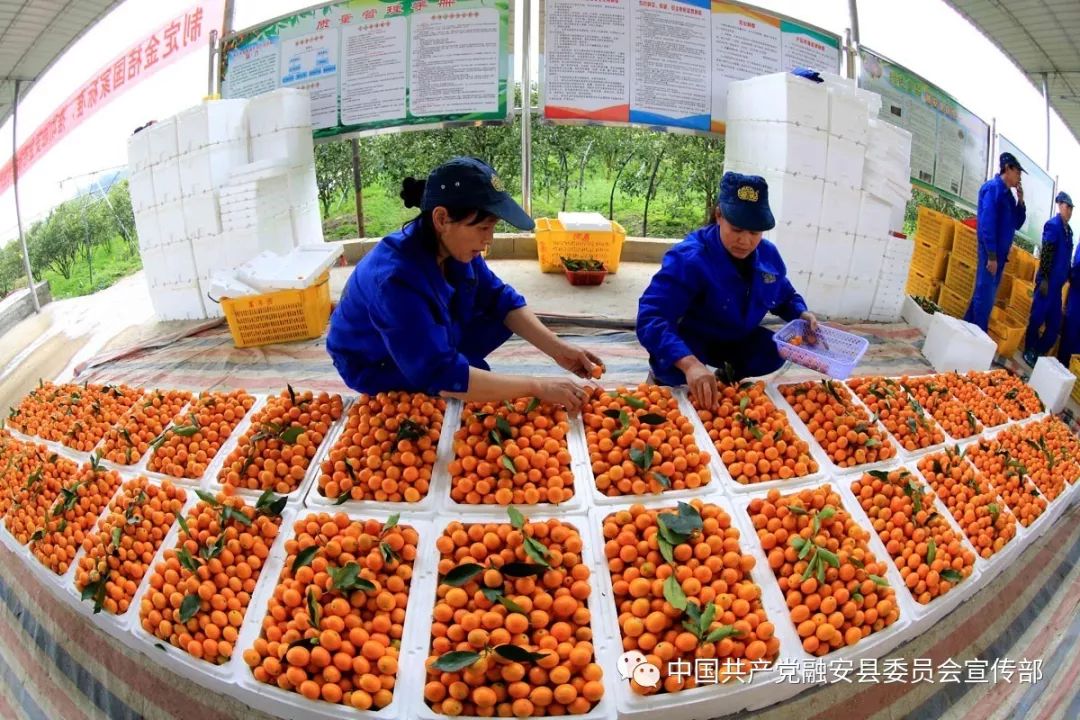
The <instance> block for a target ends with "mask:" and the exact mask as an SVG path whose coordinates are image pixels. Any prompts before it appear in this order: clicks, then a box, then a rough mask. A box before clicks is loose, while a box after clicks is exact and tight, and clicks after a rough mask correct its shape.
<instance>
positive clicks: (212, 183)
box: [179, 140, 248, 196]
mask: <svg viewBox="0 0 1080 720" xmlns="http://www.w3.org/2000/svg"><path fill="white" fill-rule="evenodd" d="M247 160H248V153H247V143H245V142H244V141H243V140H232V141H229V142H225V143H215V144H213V145H208V146H207V147H204V148H202V149H199V150H193V151H191V152H189V153H187V154H186V155H183V156H181V157H180V163H179V164H180V182H181V185H182V188H183V192H184V195H185V196H187V195H197V194H199V193H204V192H209V191H210V190H216V189H218V188H220V187H223V186H224V185H225V184H226V183H228V182H229V178H230V177H231V175H232V172H233V170H234V169H236V168H238V167H242V166H244V165H246V164H247Z"/></svg>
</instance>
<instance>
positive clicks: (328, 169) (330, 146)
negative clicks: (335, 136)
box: [315, 142, 352, 217]
mask: <svg viewBox="0 0 1080 720" xmlns="http://www.w3.org/2000/svg"><path fill="white" fill-rule="evenodd" d="M315 182H316V184H317V185H318V188H319V205H320V206H322V214H323V216H324V217H325V216H326V215H328V214H329V213H330V205H331V204H332V203H333V202H334V200H336V199H337V198H338V197H340V196H341V195H342V194H344V193H347V192H348V191H349V189H350V188H351V187H352V150H351V149H350V148H349V143H348V142H327V143H322V144H320V145H316V146H315Z"/></svg>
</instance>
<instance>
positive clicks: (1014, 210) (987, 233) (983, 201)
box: [976, 175, 1027, 264]
mask: <svg viewBox="0 0 1080 720" xmlns="http://www.w3.org/2000/svg"><path fill="white" fill-rule="evenodd" d="M1025 219H1027V209H1026V208H1025V207H1024V205H1023V204H1022V203H1017V202H1016V198H1014V197H1013V194H1012V191H1011V190H1009V187H1008V186H1007V185H1006V184H1005V181H1004V180H1002V179H1001V176H1000V175H995V176H994V177H992V178H990V179H989V180H987V181H986V182H985V183H983V186H982V187H981V188H979V214H978V224H977V228H976V234H977V235H978V238H979V249H980V250H982V252H983V254H984V255H985V257H986V258H988V259H990V260H996V259H1000V260H1001V261H1002V262H1004V261H1005V259H1006V258H1007V257H1008V256H1009V250H1010V249H1011V248H1012V243H1013V236H1014V235H1015V234H1016V231H1017V230H1019V229H1020V228H1021V227H1023V225H1024V220H1025ZM980 264H981V263H980Z"/></svg>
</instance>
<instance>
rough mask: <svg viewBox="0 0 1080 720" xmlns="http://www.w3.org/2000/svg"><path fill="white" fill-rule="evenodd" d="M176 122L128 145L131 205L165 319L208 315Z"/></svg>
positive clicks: (151, 282)
mask: <svg viewBox="0 0 1080 720" xmlns="http://www.w3.org/2000/svg"><path fill="white" fill-rule="evenodd" d="M179 161H180V151H179V146H178V142H177V123H176V119H175V118H169V119H168V120H163V121H161V122H158V123H155V124H154V125H151V126H150V127H149V128H147V129H145V130H143V131H141V132H138V133H136V134H135V135H133V136H132V137H131V139H130V140H129V142H128V169H129V173H130V180H129V183H128V184H129V187H130V188H131V189H130V193H131V205H132V210H133V212H134V214H135V228H136V231H137V232H138V234H139V248H140V252H141V255H142V262H143V268H144V272H145V277H146V283H147V286H148V287H149V289H150V300H151V303H152V304H153V306H154V311H155V312H156V313H157V315H158V317H159V318H161V319H162V320H194V319H199V318H203V317H206V314H205V310H204V308H203V303H202V293H201V292H200V291H199V284H198V273H197V271H196V267H195V258H194V257H193V255H192V252H191V244H190V242H188V239H187V234H186V232H185V228H184V203H183V193H182V182H181V180H180V165H179Z"/></svg>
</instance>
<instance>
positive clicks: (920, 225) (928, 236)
mask: <svg viewBox="0 0 1080 720" xmlns="http://www.w3.org/2000/svg"><path fill="white" fill-rule="evenodd" d="M915 237H916V238H918V239H922V240H926V241H927V242H929V243H931V244H932V245H934V246H936V247H939V248H941V249H943V250H948V249H949V248H950V247H952V241H953V219H952V218H951V217H949V216H948V215H946V214H945V213H939V212H938V211H936V210H931V209H930V208H928V207H919V217H918V219H917V220H916V223H915Z"/></svg>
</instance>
